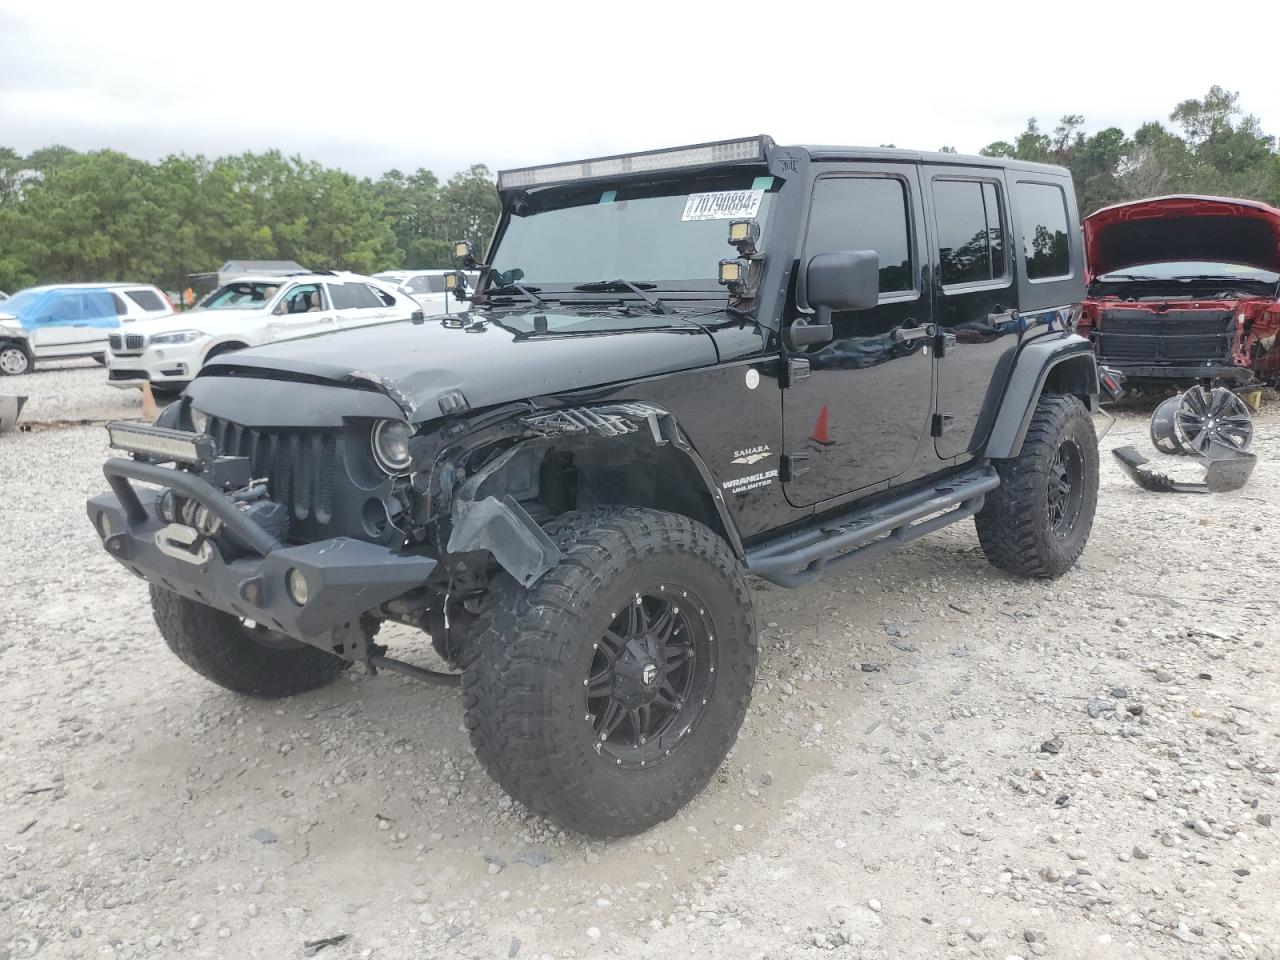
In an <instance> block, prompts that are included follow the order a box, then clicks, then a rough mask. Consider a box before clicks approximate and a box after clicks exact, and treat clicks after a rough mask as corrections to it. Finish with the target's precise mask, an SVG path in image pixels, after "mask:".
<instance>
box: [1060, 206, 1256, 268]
mask: <svg viewBox="0 0 1280 960" xmlns="http://www.w3.org/2000/svg"><path fill="white" fill-rule="evenodd" d="M1083 227H1084V245H1085V257H1086V264H1087V267H1088V279H1089V280H1090V281H1092V280H1093V278H1094V277H1097V276H1100V275H1102V274H1105V273H1114V272H1115V271H1117V270H1123V269H1125V268H1126V267H1136V266H1140V265H1141V264H1144V263H1169V262H1176V261H1180V260H1186V261H1204V262H1208V263H1236V264H1241V265H1243V266H1248V267H1255V268H1257V269H1259V270H1270V271H1273V272H1277V273H1280V210H1277V209H1276V208H1275V207H1272V206H1268V205H1267V204H1265V203H1258V202H1256V201H1254V200H1236V199H1232V198H1229V197H1197V196H1170V197H1155V198H1154V199H1151V200H1136V201H1134V202H1132V203H1119V204H1116V205H1115V206H1112V207H1104V208H1103V209H1101V210H1099V211H1098V212H1097V213H1094V214H1092V215H1090V216H1088V217H1086V218H1085V219H1084V222H1083Z"/></svg>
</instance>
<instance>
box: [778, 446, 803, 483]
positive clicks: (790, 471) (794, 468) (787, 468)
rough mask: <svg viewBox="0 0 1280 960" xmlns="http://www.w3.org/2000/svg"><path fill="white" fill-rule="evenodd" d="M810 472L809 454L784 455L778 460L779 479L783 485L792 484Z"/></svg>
mask: <svg viewBox="0 0 1280 960" xmlns="http://www.w3.org/2000/svg"><path fill="white" fill-rule="evenodd" d="M808 472H809V454H807V453H784V454H783V455H782V456H781V457H779V458H778V477H779V478H780V479H781V480H782V482H783V483H790V482H791V481H792V480H794V479H795V478H796V477H798V476H800V475H801V474H802V473H808Z"/></svg>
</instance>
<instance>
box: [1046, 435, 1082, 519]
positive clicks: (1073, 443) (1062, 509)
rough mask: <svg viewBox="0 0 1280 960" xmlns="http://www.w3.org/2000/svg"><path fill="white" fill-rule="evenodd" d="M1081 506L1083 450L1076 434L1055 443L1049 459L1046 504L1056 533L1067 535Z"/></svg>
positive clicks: (1078, 517) (1078, 516)
mask: <svg viewBox="0 0 1280 960" xmlns="http://www.w3.org/2000/svg"><path fill="white" fill-rule="evenodd" d="M1083 507H1084V451H1083V450H1082V449H1081V448H1080V443H1079V441H1078V440H1076V439H1075V437H1067V438H1066V439H1065V440H1063V441H1062V443H1061V444H1060V445H1059V446H1058V450H1057V452H1056V453H1055V454H1054V455H1053V460H1052V461H1051V462H1050V463H1049V483H1048V488H1047V490H1046V492H1045V508H1046V511H1047V513H1048V516H1049V527H1050V528H1051V529H1052V530H1053V533H1054V535H1055V536H1058V537H1067V536H1070V535H1071V531H1072V530H1074V529H1075V526H1076V523H1077V522H1078V521H1079V520H1080V511H1081V510H1082V509H1083Z"/></svg>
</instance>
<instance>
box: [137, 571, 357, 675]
mask: <svg viewBox="0 0 1280 960" xmlns="http://www.w3.org/2000/svg"><path fill="white" fill-rule="evenodd" d="M151 610H152V613H153V614H154V616H155V620H156V626H158V627H159V628H160V633H161V635H162V636H163V637H164V641H165V643H167V644H168V645H169V649H170V650H172V651H173V652H174V653H175V654H177V656H178V659H179V660H181V661H182V662H183V663H185V664H186V665H187V666H188V667H190V668H191V669H192V670H194V671H195V672H196V673H198V674H200V675H201V676H202V677H204V678H205V679H207V680H212V681H213V682H214V683H216V684H217V685H218V686H220V687H225V688H226V689H228V690H231V691H233V692H235V693H243V694H245V695H247V696H250V697H262V698H263V699H277V698H280V697H291V696H293V695H294V694H298V693H305V692H306V691H308V690H315V689H316V688H318V687H323V686H324V685H325V684H328V683H331V682H333V680H334V679H336V678H337V676H338V675H339V674H340V673H342V671H343V670H345V669H347V667H348V666H349V664H348V663H347V661H345V660H343V659H341V658H340V657H335V656H334V655H333V654H331V653H325V652H324V651H323V650H321V649H319V648H318V647H312V646H310V645H308V644H305V643H302V642H300V641H296V640H290V639H288V638H286V637H282V636H281V635H279V634H274V635H271V636H264V638H263V639H257V638H256V636H255V631H254V630H253V628H250V627H246V626H245V625H244V624H243V623H242V622H241V621H240V619H239V618H238V617H233V616H232V615H231V614H229V613H223V612H222V611H221V610H215V609H214V608H213V607H207V606H205V605H204V604H203V603H197V602H196V601H195V600H189V599H187V598H186V597H184V596H182V595H180V594H177V593H174V592H173V591H171V590H166V589H164V588H163V587H158V586H156V585H154V584H152V586H151Z"/></svg>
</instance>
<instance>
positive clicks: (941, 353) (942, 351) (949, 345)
mask: <svg viewBox="0 0 1280 960" xmlns="http://www.w3.org/2000/svg"><path fill="white" fill-rule="evenodd" d="M956 343H957V340H956V335H955V334H954V333H952V332H951V331H950V330H939V331H938V335H937V336H936V337H934V338H933V353H934V355H935V356H938V357H945V356H946V355H947V354H949V353H951V351H953V350H955V348H956Z"/></svg>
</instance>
